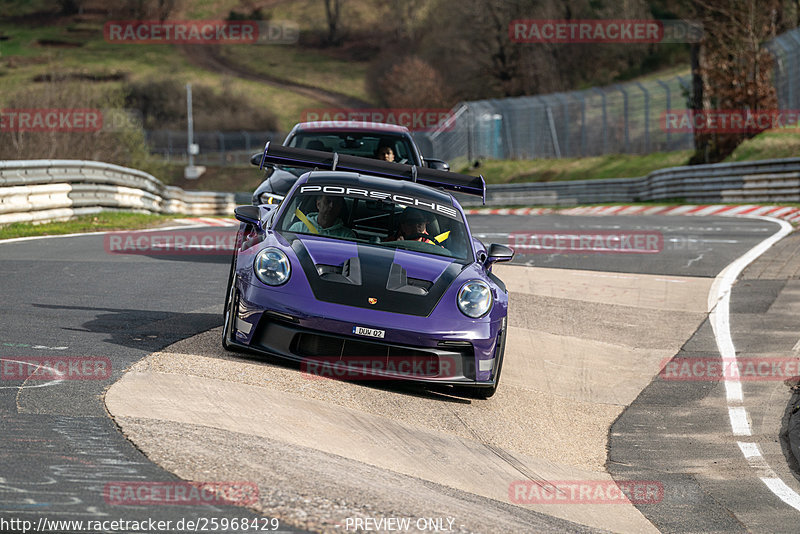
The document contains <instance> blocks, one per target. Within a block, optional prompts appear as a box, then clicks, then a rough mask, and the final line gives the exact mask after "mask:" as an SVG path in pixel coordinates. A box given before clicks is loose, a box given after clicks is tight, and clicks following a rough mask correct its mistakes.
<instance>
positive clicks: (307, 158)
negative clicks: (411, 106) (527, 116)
mask: <svg viewBox="0 0 800 534" xmlns="http://www.w3.org/2000/svg"><path fill="white" fill-rule="evenodd" d="M256 157H257V156H256ZM265 163H275V164H277V165H288V166H291V167H308V168H312V169H313V168H318V169H325V170H330V171H346V172H357V173H361V174H368V175H370V176H381V177H384V178H397V179H400V180H408V181H411V182H418V183H421V184H425V185H429V186H433V187H443V188H444V189H449V190H451V191H458V192H461V193H467V194H470V195H477V196H480V197H481V198H482V199H483V202H484V204H485V203H486V182H485V181H484V179H483V176H470V175H468V174H459V173H456V172H448V171H440V170H437V169H428V168H427V167H417V166H416V165H405V164H403V163H392V162H389V161H383V160H378V159H371V158H362V157H360V156H350V155H347V154H339V153H338V152H323V151H321V150H309V149H307V148H293V147H288V146H283V145H278V144H271V143H270V142H267V144H266V146H265V147H264V154H263V155H261V162H260V164H259V168H260V169H263V168H264V164H265Z"/></svg>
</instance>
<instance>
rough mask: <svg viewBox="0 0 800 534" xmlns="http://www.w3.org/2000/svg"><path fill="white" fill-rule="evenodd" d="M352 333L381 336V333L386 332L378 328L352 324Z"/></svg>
mask: <svg viewBox="0 0 800 534" xmlns="http://www.w3.org/2000/svg"><path fill="white" fill-rule="evenodd" d="M353 333H354V334H355V335H357V336H367V337H379V338H383V335H384V334H385V333H386V331H385V330H378V329H377V328H367V327H365V326H354V327H353Z"/></svg>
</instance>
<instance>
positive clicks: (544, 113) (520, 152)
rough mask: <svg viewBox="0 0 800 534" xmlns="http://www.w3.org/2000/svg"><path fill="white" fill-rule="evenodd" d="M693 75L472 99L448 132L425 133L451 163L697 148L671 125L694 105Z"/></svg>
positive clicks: (426, 141)
mask: <svg viewBox="0 0 800 534" xmlns="http://www.w3.org/2000/svg"><path fill="white" fill-rule="evenodd" d="M690 87H691V78H690V76H689V75H686V76H676V77H673V78H668V79H663V80H661V79H659V80H652V81H647V82H631V83H625V84H616V85H612V86H609V87H603V88H597V87H593V88H591V89H587V90H585V91H572V92H568V93H555V94H549V95H538V96H525V97H517V98H505V99H495V100H478V101H474V102H465V103H463V104H461V105H460V106H458V107H456V108H455V110H454V113H453V118H452V119H451V121H450V122H449V123H448V124H445V125H443V126H442V127H440V129H438V130H436V131H434V132H431V133H427V134H418V135H417V137H418V138H424V141H421V144H423V145H428V146H429V150H431V151H432V152H433V154H434V155H435V157H439V158H442V159H446V160H451V161H454V160H456V161H457V160H460V159H467V160H474V159H477V158H489V159H533V158H562V157H587V156H599V155H603V154H614V153H626V154H648V153H650V152H664V151H672V150H680V149H689V148H692V135H691V133H672V132H669V131H668V130H667V129H666V128H665V127H664V119H665V117H664V115H665V112H666V111H667V110H685V109H687V100H688V94H689V90H690V89H689V88H690Z"/></svg>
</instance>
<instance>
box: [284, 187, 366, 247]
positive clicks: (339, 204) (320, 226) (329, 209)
mask: <svg viewBox="0 0 800 534" xmlns="http://www.w3.org/2000/svg"><path fill="white" fill-rule="evenodd" d="M343 208H344V198H342V197H334V196H326V195H320V196H318V197H317V210H318V211H317V212H316V213H309V214H308V215H307V216H305V217H306V219H307V220H308V223H309V224H310V225H312V226H313V227H314V228H315V229H316V230H317V233H318V234H320V235H329V236H334V237H355V234H354V233H353V231H352V230H351V229H350V228H348V227H347V226H345V225H344V222H343V221H342V219H341V217H340V215H341V213H342V209H343ZM289 231H290V232H301V233H305V234H308V233H314V232H312V231H311V229H310V228H309V227H308V225H307V224H306V223H305V222H304V221H302V220H300V221H297V222H296V223H294V224H293V225H292V226H290V227H289Z"/></svg>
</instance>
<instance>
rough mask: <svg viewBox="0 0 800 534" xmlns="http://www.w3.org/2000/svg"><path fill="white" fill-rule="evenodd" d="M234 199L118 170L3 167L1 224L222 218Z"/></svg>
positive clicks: (102, 166)
mask: <svg viewBox="0 0 800 534" xmlns="http://www.w3.org/2000/svg"><path fill="white" fill-rule="evenodd" d="M234 207H236V203H235V195H234V194H233V193H216V192H210V191H184V190H183V189H181V188H179V187H173V186H167V185H164V184H163V183H162V182H161V181H160V180H158V179H157V178H155V177H154V176H152V175H150V174H148V173H146V172H143V171H139V170H136V169H129V168H127V167H121V166H119V165H112V164H109V163H101V162H97V161H81V160H28V161H13V160H12V161H0V224H7V223H13V222H45V221H54V220H64V219H69V218H71V217H74V216H77V215H85V214H90V213H97V212H100V211H108V210H125V211H140V212H148V213H167V214H169V213H175V214H188V215H222V214H225V215H227V214H230V213H233V208H234Z"/></svg>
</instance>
